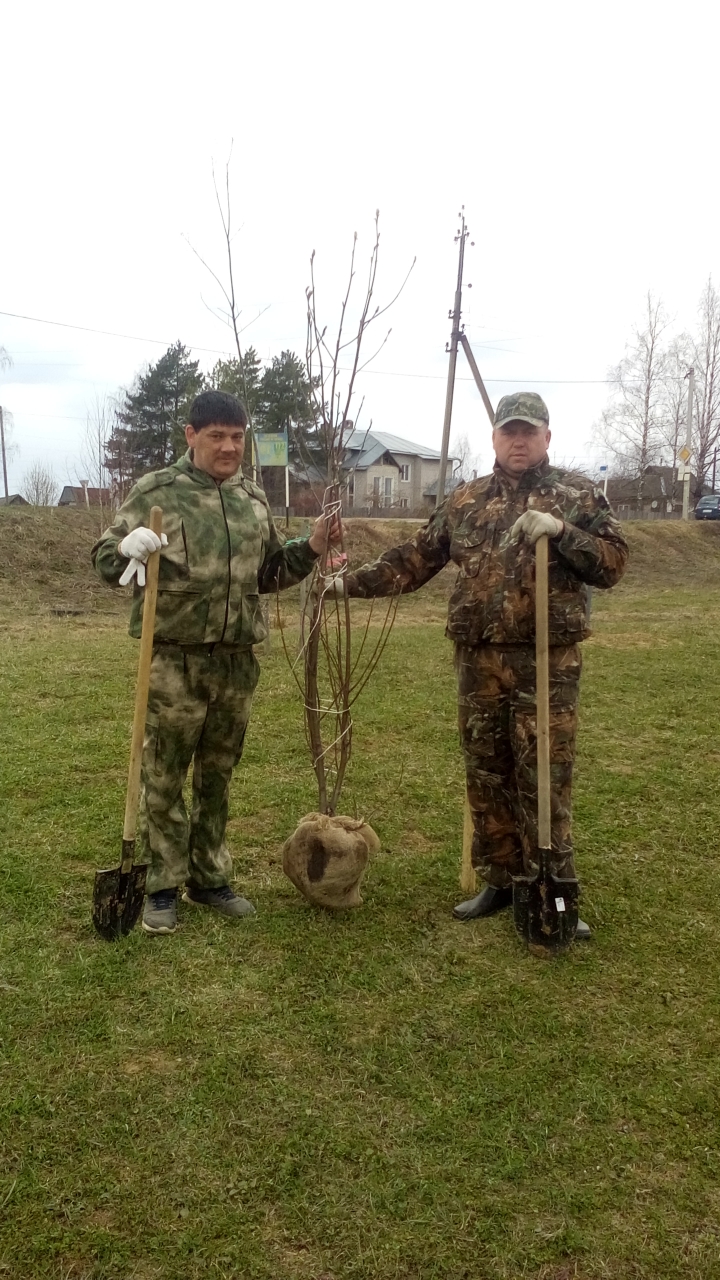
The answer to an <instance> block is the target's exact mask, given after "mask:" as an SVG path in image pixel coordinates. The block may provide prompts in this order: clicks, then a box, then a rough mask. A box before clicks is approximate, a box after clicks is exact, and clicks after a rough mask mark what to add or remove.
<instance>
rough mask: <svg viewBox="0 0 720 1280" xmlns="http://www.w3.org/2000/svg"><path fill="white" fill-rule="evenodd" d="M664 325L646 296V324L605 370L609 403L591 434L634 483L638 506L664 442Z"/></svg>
mask: <svg viewBox="0 0 720 1280" xmlns="http://www.w3.org/2000/svg"><path fill="white" fill-rule="evenodd" d="M667 325H668V320H667V316H666V314H665V310H664V308H663V305H662V302H660V301H659V300H655V299H654V298H653V296H652V294H651V293H648V295H647V300H646V316H645V324H644V326H643V328H640V327H636V329H635V331H634V334H633V339H632V341H631V342H630V343H629V344H628V346H627V348H626V351H625V355H624V356H623V359H622V360H621V361H620V363H619V364H618V365H616V366H615V367H614V368H613V369H611V370H610V373H609V378H610V381H611V383H612V384H613V392H612V397H613V398H612V401H611V403H610V405H609V406H608V408H607V409H605V410H604V412H603V415H602V418H601V419H600V422H599V423H598V424H597V425H596V428H595V431H596V435H597V436H598V438H599V439H600V440H601V442H602V443H603V445H604V446H605V448H606V449H607V451H608V455H609V457H611V458H612V459H613V470H614V472H615V473H616V474H619V475H628V476H634V477H637V483H638V492H637V500H638V505H639V506H642V497H643V484H644V478H645V468H646V467H648V466H650V465H651V463H653V462H655V461H656V459H657V457H658V456H659V450H660V445H661V442H662V438H663V423H664V421H665V378H666V373H667V354H666V351H665V349H664V347H663V343H662V335H663V333H664V332H665V330H666V328H667Z"/></svg>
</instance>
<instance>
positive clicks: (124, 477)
mask: <svg viewBox="0 0 720 1280" xmlns="http://www.w3.org/2000/svg"><path fill="white" fill-rule="evenodd" d="M207 390H213V391H227V392H229V393H230V394H231V395H234V396H237V397H238V399H240V400H242V402H243V403H244V405H245V407H246V409H247V411H248V414H249V416H250V421H251V423H252V426H253V428H254V430H255V431H261V432H287V434H288V437H289V443H290V452H291V456H293V457H295V458H297V459H302V461H303V462H305V463H306V462H307V460H308V459H312V458H313V457H314V456H315V455H316V454H317V452H318V448H319V442H318V439H317V433H316V422H315V414H314V411H313V406H312V399H311V394H310V392H311V388H310V383H309V381H308V378H307V374H306V371H305V366H304V364H303V362H302V361H301V360H300V359H299V358H298V356H297V355H295V353H294V352H292V351H283V352H281V354H280V355H279V356H273V357H272V359H271V360H270V362H269V363H268V364H266V365H265V367H263V365H262V362H261V360H260V357H259V355H258V353H257V351H256V350H255V349H254V347H248V349H247V350H246V351H245V353H244V354H243V357H242V360H240V359H239V358H237V357H228V358H227V359H225V360H223V359H221V360H218V361H217V362H216V363H215V365H214V366H213V368H212V369H211V370H210V372H209V373H202V372H201V370H200V361H199V360H194V359H193V358H192V352H191V351H190V350H189V349H188V348H187V347H186V346H185V345H184V344H183V343H182V342H175V343H174V344H173V345H172V346H171V347H168V349H167V351H166V352H165V353H164V354H163V355H162V356H161V357H160V359H159V360H157V361H156V362H155V363H154V364H150V365H149V366H148V367H147V368H146V369H145V370H143V371H142V372H140V373H138V374H137V376H136V378H135V380H134V381H133V383H132V385H131V386H130V387H129V388H128V389H127V390H125V391H123V392H121V393H120V396H119V397H118V400H117V403H116V405H115V407H114V412H113V414H112V421H111V423H110V424H109V429H108V424H107V422H105V423H104V424H103V425H104V430H102V431H101V433H100V434H101V435H102V436H103V439H102V440H101V441H100V442H99V444H100V450H101V453H102V466H103V468H104V470H105V471H106V472H107V476H108V479H109V487H110V488H112V489H113V491H114V492H115V493H117V494H119V495H124V494H126V493H127V492H128V491H129V489H130V488H131V486H132V485H133V484H134V483H135V481H136V480H137V479H138V478H139V477H140V476H141V475H144V474H145V473H146V472H147V471H156V470H158V469H159V468H161V467H166V466H169V465H170V463H172V462H175V461H176V460H177V459H178V458H179V457H181V456H182V454H183V453H184V452H185V450H186V448H187V445H186V442H185V424H186V423H187V420H188V413H189V410H190V405H191V404H192V401H193V400H194V398H195V396H197V395H198V394H199V393H200V392H201V391H207ZM248 455H249V451H248ZM248 462H249V456H248Z"/></svg>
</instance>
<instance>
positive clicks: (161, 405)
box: [107, 342, 203, 492]
mask: <svg viewBox="0 0 720 1280" xmlns="http://www.w3.org/2000/svg"><path fill="white" fill-rule="evenodd" d="M198 367H199V361H198V360H192V359H191V358H190V352H189V350H188V349H187V347H185V346H183V344H182V342H176V343H175V344H174V345H173V346H172V347H168V350H167V351H166V352H165V354H164V355H163V356H161V357H160V359H159V360H158V362H157V364H153V365H150V367H149V368H148V369H147V371H146V372H145V373H141V374H139V375H138V377H137V378H136V380H135V383H134V385H133V387H131V388H130V389H129V390H128V391H126V392H125V395H124V399H123V401H122V403H121V405H120V409H119V411H118V420H119V421H118V426H117V427H116V428H115V430H114V431H113V434H112V436H111V437H110V440H109V441H108V446H107V467H108V470H109V471H111V472H112V473H113V476H114V479H115V482H116V485H117V488H118V489H119V490H120V491H121V492H124V491H126V489H127V486H128V484H129V483H132V482H134V481H135V480H137V479H138V477H139V476H141V475H143V474H144V473H145V472H146V471H157V470H158V469H159V468H161V467H166V466H168V465H169V463H171V462H174V461H175V459H176V458H178V457H179V456H180V455H181V454H182V453H184V452H185V447H186V446H185V433H184V428H185V423H186V422H187V418H188V412H189V409H190V404H191V402H192V400H193V399H194V397H195V396H196V395H197V393H198V391H200V390H201V388H202V381H203V380H202V375H201V374H200V373H199V372H198Z"/></svg>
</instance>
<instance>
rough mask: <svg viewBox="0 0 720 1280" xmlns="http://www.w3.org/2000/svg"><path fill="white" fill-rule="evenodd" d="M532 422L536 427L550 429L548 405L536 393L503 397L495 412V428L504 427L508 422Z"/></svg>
mask: <svg viewBox="0 0 720 1280" xmlns="http://www.w3.org/2000/svg"><path fill="white" fill-rule="evenodd" d="M518 420H519V421H520V422H531V423H532V425H533V426H534V427H549V426H550V414H549V413H548V410H547V405H546V404H545V401H544V400H543V399H542V396H539V395H538V394H537V392H536V391H516V392H514V394H513V395H511V396H503V398H502V400H501V401H500V403H499V404H498V407H497V409H496V410H495V426H496V427H504V426H505V423H506V422H517V421H518Z"/></svg>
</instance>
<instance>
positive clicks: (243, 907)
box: [183, 880, 255, 916]
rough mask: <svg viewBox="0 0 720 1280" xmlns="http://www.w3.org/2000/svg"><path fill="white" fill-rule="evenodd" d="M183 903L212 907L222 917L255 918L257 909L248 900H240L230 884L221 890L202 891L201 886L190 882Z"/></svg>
mask: <svg viewBox="0 0 720 1280" xmlns="http://www.w3.org/2000/svg"><path fill="white" fill-rule="evenodd" d="M183 902H191V903H192V905H193V906H194V907H212V909H213V911H219V912H220V915H222V916H254V915H255V908H254V906H253V904H252V902H248V900H247V898H239V897H238V895H237V894H236V893H233V891H232V889H231V888H230V885H229V884H223V885H221V886H220V888H219V889H201V888H200V885H197V884H193V882H192V880H190V881H188V883H187V885H186V886H185V892H184V894H183Z"/></svg>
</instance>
